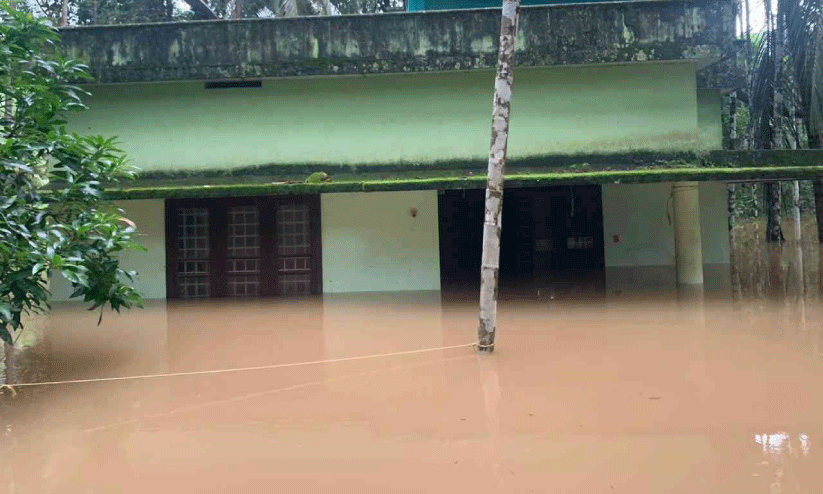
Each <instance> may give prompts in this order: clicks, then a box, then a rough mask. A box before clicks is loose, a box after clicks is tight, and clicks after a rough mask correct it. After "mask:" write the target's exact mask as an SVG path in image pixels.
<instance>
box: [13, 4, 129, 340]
mask: <svg viewBox="0 0 823 494" xmlns="http://www.w3.org/2000/svg"><path fill="white" fill-rule="evenodd" d="M57 41H58V35H57V33H56V31H55V30H54V29H53V28H52V27H50V26H49V25H48V24H47V23H46V22H44V21H40V20H37V19H35V18H34V16H32V15H31V14H29V13H26V12H20V11H15V10H12V9H11V8H10V7H9V6H8V5H7V4H4V3H0V102H3V104H2V106H1V107H0V108H2V109H3V113H2V115H3V119H2V121H0V338H2V339H3V340H4V341H6V342H7V343H11V342H12V339H11V334H10V332H9V327H11V328H12V329H15V330H18V329H20V327H21V326H22V324H23V322H24V316H25V315H26V314H28V313H32V312H39V311H42V310H43V309H44V308H47V307H48V298H49V292H48V284H47V283H48V281H47V280H48V278H49V276H50V275H51V274H52V271H57V272H60V273H61V274H62V276H63V277H64V278H65V279H67V280H68V281H69V282H70V283H71V284H72V287H73V288H74V293H73V294H72V297H82V298H83V300H84V301H86V302H89V303H90V304H91V309H95V308H98V307H100V308H101V311H102V307H103V306H104V305H105V304H109V305H110V306H111V308H112V309H114V310H117V311H119V310H120V308H123V307H125V308H130V307H132V306H135V305H136V306H139V305H140V296H139V295H138V294H137V292H136V291H135V290H134V288H132V287H131V286H130V285H128V284H126V283H125V282H124V279H126V278H127V279H131V277H132V276H133V275H134V273H132V272H126V271H124V270H123V269H121V268H120V266H119V263H118V259H117V254H118V253H119V252H121V251H123V250H124V249H129V248H137V246H136V244H134V243H133V241H132V237H133V235H134V234H135V228H134V225H133V224H132V223H131V222H130V221H129V220H125V219H123V218H122V217H121V216H120V215H119V214H117V211H114V210H111V208H108V207H107V206H105V204H104V203H103V202H101V196H102V193H103V189H104V187H105V186H106V184H107V183H111V182H116V181H118V180H119V179H121V178H128V177H131V176H133V172H131V171H130V170H128V169H127V168H126V167H125V166H124V155H123V153H122V152H121V151H120V150H118V149H117V148H116V147H115V146H114V143H113V140H112V139H105V138H103V137H99V136H91V137H81V136H78V135H76V134H71V133H68V132H67V131H66V129H65V124H66V120H65V114H66V113H68V112H71V111H78V110H82V109H83V108H85V107H84V106H83V103H82V102H81V99H80V95H81V94H83V91H82V90H81V89H80V88H78V87H76V86H73V85H71V84H70V83H69V82H70V81H74V80H78V79H82V78H84V77H87V76H86V75H85V72H84V67H83V66H82V65H80V64H78V63H77V62H75V61H72V60H66V59H65V58H63V57H62V55H61V54H60V53H59V49H58V47H57V44H56V43H57ZM101 317H102V312H101Z"/></svg>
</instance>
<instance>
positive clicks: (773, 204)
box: [763, 182, 784, 299]
mask: <svg viewBox="0 0 823 494" xmlns="http://www.w3.org/2000/svg"><path fill="white" fill-rule="evenodd" d="M763 187H764V190H765V192H764V194H765V199H766V204H767V209H768V211H767V217H766V244H767V248H768V249H767V250H768V255H769V285H770V288H771V295H772V297H774V298H777V299H782V298H783V293H784V287H783V241H784V237H783V228H782V227H781V225H780V203H781V201H782V194H781V190H780V189H781V184H780V182H766V183H765V184H763Z"/></svg>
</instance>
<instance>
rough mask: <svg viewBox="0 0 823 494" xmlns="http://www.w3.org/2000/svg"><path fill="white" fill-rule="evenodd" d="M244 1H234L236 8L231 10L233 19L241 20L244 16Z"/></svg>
mask: <svg viewBox="0 0 823 494" xmlns="http://www.w3.org/2000/svg"><path fill="white" fill-rule="evenodd" d="M242 8H243V0H234V7H233V8H232V10H231V18H232V19H239V18H240V17H241V16H242V12H241V10H242Z"/></svg>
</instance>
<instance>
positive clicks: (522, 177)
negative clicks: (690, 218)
mask: <svg viewBox="0 0 823 494" xmlns="http://www.w3.org/2000/svg"><path fill="white" fill-rule="evenodd" d="M821 175H823V166H784V167H741V168H730V167H684V168H658V169H634V170H595V171H592V170H583V171H568V170H566V171H560V172H557V171H549V172H540V173H516V172H515V173H509V174H507V175H506V186H507V187H510V188H520V187H541V186H550V185H565V184H607V183H649V182H673V181H681V180H697V181H705V180H761V179H809V178H813V177H817V176H821ZM485 186H486V177H485V175H472V176H460V177H457V176H441V177H429V178H411V177H397V178H392V179H385V180H360V181H357V180H350V181H334V182H323V183H266V184H260V183H251V184H227V185H199V186H157V187H134V188H121V189H111V190H109V191H107V196H108V198H110V199H149V198H184V197H227V196H254V195H289V194H322V193H331V192H380V191H398V190H432V189H442V190H445V189H480V188H484V187H485Z"/></svg>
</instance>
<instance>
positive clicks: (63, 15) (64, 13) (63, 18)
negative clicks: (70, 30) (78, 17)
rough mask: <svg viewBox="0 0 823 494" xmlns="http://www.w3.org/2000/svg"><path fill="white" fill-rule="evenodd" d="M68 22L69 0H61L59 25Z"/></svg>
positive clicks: (65, 24) (64, 24)
mask: <svg viewBox="0 0 823 494" xmlns="http://www.w3.org/2000/svg"><path fill="white" fill-rule="evenodd" d="M68 24H69V0H63V2H62V4H61V6H60V26H61V27H62V26H67V25H68Z"/></svg>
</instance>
